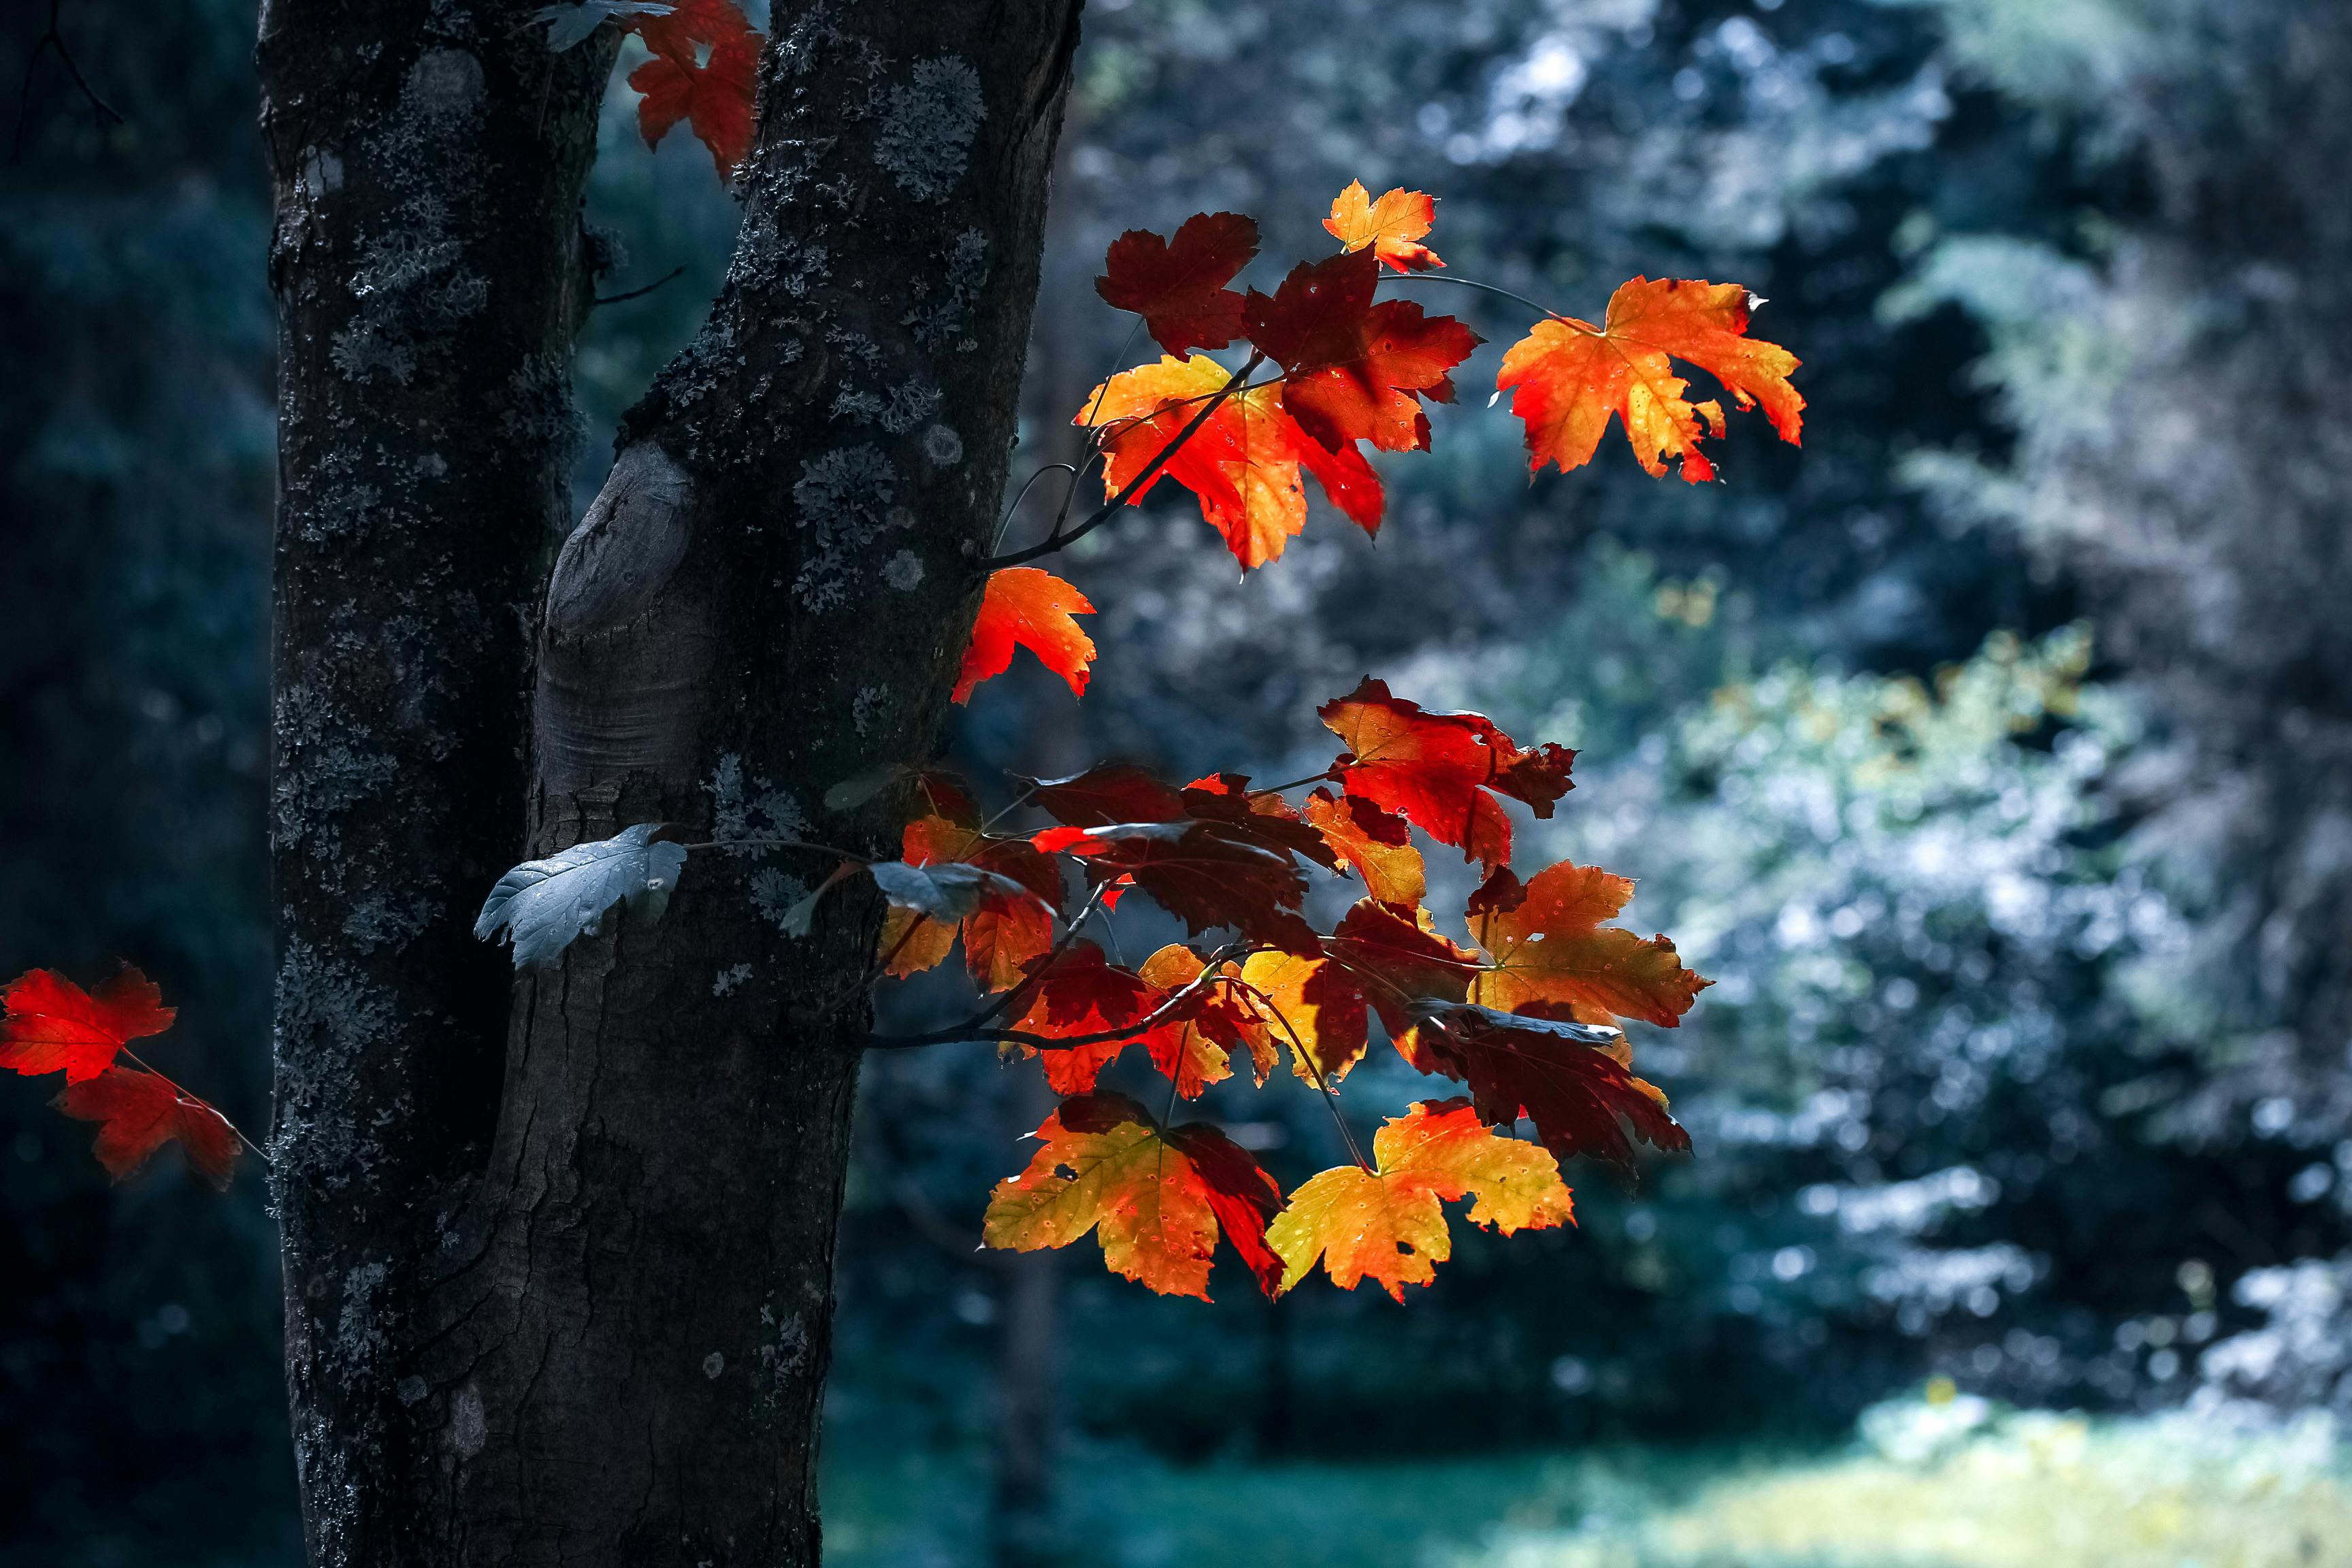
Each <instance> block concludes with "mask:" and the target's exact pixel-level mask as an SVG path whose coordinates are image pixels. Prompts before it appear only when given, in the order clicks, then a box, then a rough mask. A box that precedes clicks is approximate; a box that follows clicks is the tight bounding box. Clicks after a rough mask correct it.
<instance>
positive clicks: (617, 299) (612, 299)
mask: <svg viewBox="0 0 2352 1568" xmlns="http://www.w3.org/2000/svg"><path fill="white" fill-rule="evenodd" d="M685 276H686V268H684V267H683V266H679V267H673V268H670V269H669V270H668V271H667V272H666V273H664V274H663V275H662V276H661V277H659V278H656V279H654V280H653V281H652V282H650V283H648V284H646V286H645V287H644V288H642V289H630V290H628V291H627V292H626V293H623V294H599V295H597V296H596V297H595V298H594V299H593V300H590V301H589V303H590V304H592V305H617V304H619V303H621V301H622V300H642V299H644V298H645V297H646V295H648V294H650V293H652V292H653V291H654V290H655V289H659V288H661V287H662V286H664V285H665V284H669V283H675V282H677V280H678V279H681V278H683V277H685Z"/></svg>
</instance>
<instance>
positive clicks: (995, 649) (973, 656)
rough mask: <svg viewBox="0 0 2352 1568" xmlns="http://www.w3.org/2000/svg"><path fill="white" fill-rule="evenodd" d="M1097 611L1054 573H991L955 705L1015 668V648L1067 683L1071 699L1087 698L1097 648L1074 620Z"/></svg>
mask: <svg viewBox="0 0 2352 1568" xmlns="http://www.w3.org/2000/svg"><path fill="white" fill-rule="evenodd" d="M1094 609H1095V607H1094V605H1090V604H1088V603H1087V596H1086V595H1084V594H1081V593H1079V592H1078V591H1077V590H1076V588H1073V587H1071V586H1070V585H1069V584H1067V583H1065V582H1063V581H1062V580H1061V579H1060V578H1059V577H1056V576H1055V575H1054V574H1052V573H1051V572H1046V571H1043V570H1040V569H1039V568H1037V567H1034V566H1006V567H1003V568H1002V569H1001V570H998V571H995V572H992V573H990V574H988V586H987V588H986V589H985V590H984V591H983V592H982V595H981V600H980V615H979V616H977V617H976V618H975V619H974V620H973V621H972V624H971V645H970V646H969V647H966V648H965V649H964V655H963V668H961V669H960V670H958V671H957V672H956V683H955V690H954V691H953V692H952V693H951V694H950V695H951V700H954V701H957V702H967V701H970V700H971V692H972V688H974V687H976V686H978V685H979V684H980V683H981V682H982V681H983V680H987V679H992V677H995V676H999V675H1003V673H1004V672H1005V671H1006V670H1008V669H1010V668H1013V648H1014V647H1015V646H1016V645H1017V646H1019V647H1025V648H1027V649H1028V650H1029V651H1030V652H1031V653H1034V654H1035V655H1036V656H1037V658H1038V661H1039V662H1040V663H1042V664H1044V665H1045V668H1047V669H1050V670H1052V671H1053V672H1054V673H1055V675H1058V676H1060V677H1061V678H1062V679H1064V680H1065V681H1066V682H1067V683H1068V684H1069V688H1070V695H1072V696H1073V697H1083V696H1084V695H1086V689H1087V668H1088V667H1089V666H1091V665H1092V664H1093V662H1094V657H1095V645H1094V639H1093V638H1092V637H1087V634H1086V633H1085V632H1083V631H1081V630H1079V629H1078V623H1077V622H1076V621H1075V620H1073V619H1071V617H1072V616H1090V615H1092V614H1094Z"/></svg>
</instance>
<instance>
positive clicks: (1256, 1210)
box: [982, 1094, 1282, 1301]
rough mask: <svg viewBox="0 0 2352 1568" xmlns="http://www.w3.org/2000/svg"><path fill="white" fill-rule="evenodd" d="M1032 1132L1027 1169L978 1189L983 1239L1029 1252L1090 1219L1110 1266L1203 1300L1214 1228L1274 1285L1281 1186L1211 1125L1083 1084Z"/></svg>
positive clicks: (1071, 1235) (1268, 1287)
mask: <svg viewBox="0 0 2352 1568" xmlns="http://www.w3.org/2000/svg"><path fill="white" fill-rule="evenodd" d="M1036 1136H1037V1138H1038V1139H1039V1141H1040V1142H1042V1143H1043V1145H1044V1147H1042V1148H1040V1149H1039V1150H1038V1151H1037V1153H1036V1156H1035V1158H1034V1159H1033V1160H1031V1161H1030V1163H1029V1167H1028V1169H1027V1170H1025V1171H1024V1172H1022V1173H1021V1174H1020V1175H1018V1176H1013V1177H1009V1178H1007V1179H1006V1180H1004V1181H1003V1182H1000V1183H998V1184H997V1186H996V1191H995V1193H994V1194H993V1195H992V1197H991V1198H990V1199H989V1205H988V1214H987V1216H986V1218H985V1219H984V1220H983V1221H982V1235H983V1236H984V1237H985V1238H986V1240H987V1242H988V1245H989V1246H991V1247H1010V1248H1012V1249H1013V1250H1015V1251H1019V1252H1031V1251H1034V1250H1036V1249H1037V1248H1040V1247H1066V1246H1068V1245H1069V1244H1070V1243H1071V1242H1074V1241H1076V1240H1078V1239H1079V1238H1080V1237H1084V1236H1086V1235H1087V1233H1088V1232H1090V1231H1091V1232H1093V1233H1094V1234H1095V1235H1096V1237H1097V1239H1098V1240H1099V1241H1100V1242H1101V1244H1102V1249H1103V1261H1104V1262H1105V1263H1106V1264H1108V1266H1109V1267H1110V1268H1111V1269H1112V1271H1113V1272H1115V1273H1118V1274H1123V1275H1125V1276H1126V1277H1127V1278H1128V1279H1133V1280H1137V1281H1139V1283H1141V1284H1143V1285H1145V1286H1147V1287H1149V1288H1150V1289H1153V1290H1156V1291H1158V1292H1160V1294H1161V1295H1171V1296H1197V1297H1199V1298H1200V1299H1201V1300H1204V1301H1205V1300H1208V1299H1209V1265H1210V1260H1211V1258H1213V1255H1214V1253H1215V1251H1216V1244H1217V1238H1218V1237H1219V1235H1220V1234H1222V1235H1223V1237H1224V1238H1225V1239H1226V1240H1227V1241H1228V1242H1229V1243H1231V1244H1232V1245H1233V1247H1234V1250H1235V1251H1236V1252H1237V1253H1239V1254H1240V1256H1241V1258H1242V1261H1243V1262H1244V1264H1245V1265H1247V1266H1248V1267H1249V1268H1250V1271H1251V1273H1252V1274H1253V1275H1254V1276H1255V1277H1256V1279H1257V1280H1258V1282H1259V1284H1260V1286H1261V1288H1262V1289H1265V1291H1266V1293H1267V1294H1269V1295H1272V1294H1273V1293H1274V1291H1275V1286H1276V1280H1277V1279H1279V1278H1280V1275H1281V1272H1282V1265H1281V1262H1280V1260H1279V1259H1278V1258H1276V1256H1275V1255H1274V1253H1273V1251H1272V1249H1271V1248H1270V1247H1268V1246H1267V1245H1266V1241H1265V1230H1266V1225H1267V1222H1268V1221H1269V1220H1270V1219H1272V1218H1273V1216H1274V1214H1275V1211H1276V1208H1278V1207H1279V1206H1280V1204H1281V1201H1282V1190H1281V1188H1279V1187H1278V1186H1276V1184H1275V1182H1274V1178H1273V1177H1271V1176H1269V1175H1267V1174H1266V1173H1265V1171H1264V1170H1263V1169H1261V1168H1260V1167H1259V1165H1258V1163H1257V1162H1256V1161H1255V1160H1253V1159H1251V1158H1250V1156H1249V1153H1248V1152H1247V1151H1245V1150H1244V1149H1242V1148H1241V1147H1240V1146H1239V1145H1238V1144H1235V1143H1234V1142H1233V1141H1232V1140H1231V1139H1229V1138H1227V1137H1226V1136H1225V1135H1224V1134H1223V1132H1222V1131H1218V1130H1217V1129H1216V1128H1214V1127H1212V1126H1208V1125H1206V1124H1204V1123H1194V1124H1192V1125H1188V1126H1181V1127H1173V1128H1169V1129H1165V1130H1163V1129H1161V1128H1160V1126H1159V1124H1158V1123H1156V1122H1155V1121H1152V1119H1151V1116H1150V1113H1149V1112H1147V1111H1146V1110H1144V1109H1143V1108H1142V1107H1141V1106H1139V1105H1138V1104H1136V1103H1135V1102H1134V1101H1133V1100H1129V1099H1128V1098H1127V1097H1125V1096H1124V1095H1118V1094H1091V1095H1087V1096H1084V1097H1082V1098H1079V1099H1075V1100H1065V1101H1064V1102H1063V1103H1062V1105H1061V1106H1060V1107H1059V1108H1058V1109H1057V1110H1055V1112H1054V1113H1053V1114H1052V1115H1051V1116H1048V1117H1047V1118H1046V1119H1045V1123H1044V1124H1043V1125H1042V1126H1040V1127H1039V1128H1038V1129H1037V1133H1036Z"/></svg>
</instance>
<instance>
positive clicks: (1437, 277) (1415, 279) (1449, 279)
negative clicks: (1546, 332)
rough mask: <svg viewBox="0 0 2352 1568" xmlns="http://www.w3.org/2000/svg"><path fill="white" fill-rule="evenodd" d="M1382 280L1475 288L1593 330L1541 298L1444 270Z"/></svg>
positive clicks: (1401, 275)
mask: <svg viewBox="0 0 2352 1568" xmlns="http://www.w3.org/2000/svg"><path fill="white" fill-rule="evenodd" d="M1382 281H1383V282H1388V283H1451V284H1454V286H1455V287H1457V288H1462V289H1477V290H1478V291H1479V292H1480V293H1482V294H1499V295H1501V296H1502V297H1503V298H1504V299H1506V300H1512V301H1514V302H1515V303H1517V304H1521V305H1525V306H1526V307H1527V308H1528V310H1534V311H1537V312H1538V313H1540V314H1541V315H1543V316H1544V317H1546V318H1547V319H1549V320H1550V321H1565V322H1566V323H1567V324H1568V325H1570V326H1571V327H1574V328H1576V329H1577V330H1578V331H1582V332H1591V331H1592V329H1591V328H1590V327H1588V326H1586V325H1584V323H1582V322H1581V321H1578V320H1577V319H1576V318H1575V317H1573V316H1571V315H1570V314H1568V313H1567V312H1566V311H1564V310H1553V309H1552V308H1551V307H1550V306H1549V305H1546V304H1544V303H1542V302H1540V301H1539V300H1530V299H1528V297H1527V296H1526V295H1525V294H1514V293H1512V292H1511V291H1510V290H1509V289H1497V288H1496V287H1495V285H1493V284H1492V283H1481V282H1479V281H1478V280H1477V279H1475V278H1455V277H1453V276H1452V275H1450V274H1447V273H1442V272H1407V273H1402V274H1400V275H1399V276H1396V277H1393V278H1387V279H1382Z"/></svg>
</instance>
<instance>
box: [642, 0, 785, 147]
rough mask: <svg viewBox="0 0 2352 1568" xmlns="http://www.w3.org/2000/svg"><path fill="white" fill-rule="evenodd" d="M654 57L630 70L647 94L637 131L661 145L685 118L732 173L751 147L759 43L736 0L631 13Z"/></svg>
mask: <svg viewBox="0 0 2352 1568" xmlns="http://www.w3.org/2000/svg"><path fill="white" fill-rule="evenodd" d="M623 26H625V28H627V29H628V30H629V31H632V32H635V33H636V34H637V35H638V36H639V37H642V38H643V39H644V40H645V43H646V48H647V49H649V50H651V51H652V54H653V58H651V59H649V60H647V61H646V63H645V64H643V65H641V66H639V67H638V68H636V69H635V70H634V71H631V72H630V73H629V86H630V87H631V89H634V90H635V91H636V92H637V93H638V94H639V95H640V99H641V101H640V102H639V103H638V105H637V130H638V132H639V133H640V134H642V135H643V136H644V137H645V139H646V146H648V147H655V146H658V145H660V143H661V139H662V138H663V137H664V136H667V135H668V134H669V132H670V130H671V129H672V128H673V127H674V126H676V125H677V123H678V122H679V121H685V122H687V124H688V126H690V127H691V128H692V130H693V132H694V134H695V137H696V138H697V139H698V141H700V142H702V144H703V145H704V146H705V147H707V148H709V150H710V156H711V160H712V162H714V163H717V164H718V166H719V176H720V178H722V179H731V178H733V176H734V174H735V171H736V170H737V169H738V168H739V167H740V166H741V164H742V163H743V160H744V159H745V158H747V157H749V156H751V110H752V100H753V96H754V94H755V92H756V90H757V76H758V72H759V65H760V47H761V44H762V43H763V42H764V41H765V40H764V39H762V37H761V35H760V34H758V33H757V32H754V31H753V30H752V28H751V23H750V22H749V21H747V20H746V19H745V18H744V16H743V13H742V12H741V11H740V10H739V9H738V8H737V7H736V5H734V3H733V0H684V3H683V4H681V5H677V6H675V7H674V8H672V9H671V10H669V11H668V12H667V14H663V15H649V14H647V15H635V16H627V17H625V18H624V19H623Z"/></svg>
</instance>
